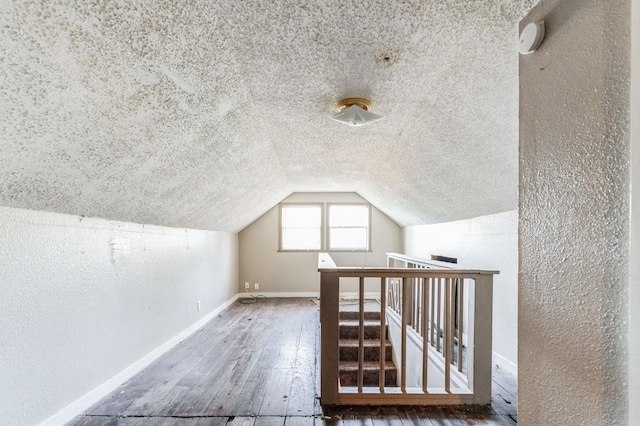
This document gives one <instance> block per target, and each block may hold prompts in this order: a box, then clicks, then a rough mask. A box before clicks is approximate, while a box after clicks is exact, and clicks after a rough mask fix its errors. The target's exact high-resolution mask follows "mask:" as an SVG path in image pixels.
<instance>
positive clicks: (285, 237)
mask: <svg viewBox="0 0 640 426" xmlns="http://www.w3.org/2000/svg"><path fill="white" fill-rule="evenodd" d="M282 249H284V250H320V228H311V229H309V228H294V229H286V228H283V229H282Z"/></svg>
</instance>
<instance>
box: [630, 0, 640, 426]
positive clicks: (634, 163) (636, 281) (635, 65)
mask: <svg viewBox="0 0 640 426" xmlns="http://www.w3.org/2000/svg"><path fill="white" fill-rule="evenodd" d="M632 8H633V10H632V15H631V26H632V28H631V114H630V115H631V141H632V143H631V177H632V181H631V241H630V242H631V244H630V249H631V250H630V263H631V265H630V266H631V280H630V283H629V307H630V309H629V312H630V317H629V336H630V347H629V401H640V2H639V1H635V2H632ZM629 424H632V425H637V424H640V404H629Z"/></svg>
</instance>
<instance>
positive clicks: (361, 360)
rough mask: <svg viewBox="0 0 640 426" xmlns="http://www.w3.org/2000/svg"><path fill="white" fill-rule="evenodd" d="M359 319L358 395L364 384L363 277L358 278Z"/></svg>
mask: <svg viewBox="0 0 640 426" xmlns="http://www.w3.org/2000/svg"><path fill="white" fill-rule="evenodd" d="M359 290H360V292H359V293H360V295H359V296H360V298H359V302H360V306H359V307H360V318H359V320H360V321H359V328H358V393H362V385H363V382H364V377H363V376H364V277H360V289H359Z"/></svg>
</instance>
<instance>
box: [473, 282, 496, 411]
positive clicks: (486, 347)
mask: <svg viewBox="0 0 640 426" xmlns="http://www.w3.org/2000/svg"><path fill="white" fill-rule="evenodd" d="M475 281H476V282H475V285H474V286H473V291H472V294H470V295H469V296H473V300H475V303H473V304H472V305H473V306H474V312H473V317H472V318H473V322H474V328H473V394H474V400H473V402H474V404H490V403H491V356H492V349H491V340H492V338H493V332H492V323H493V317H492V315H493V312H492V306H493V275H492V274H487V275H482V276H481V277H479V278H476V280H475ZM470 314H471V312H470Z"/></svg>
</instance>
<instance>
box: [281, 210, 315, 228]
mask: <svg viewBox="0 0 640 426" xmlns="http://www.w3.org/2000/svg"><path fill="white" fill-rule="evenodd" d="M321 218H322V209H321V208H320V206H287V207H283V208H282V226H283V227H285V228H316V227H317V228H319V227H320V220H321Z"/></svg>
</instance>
